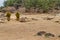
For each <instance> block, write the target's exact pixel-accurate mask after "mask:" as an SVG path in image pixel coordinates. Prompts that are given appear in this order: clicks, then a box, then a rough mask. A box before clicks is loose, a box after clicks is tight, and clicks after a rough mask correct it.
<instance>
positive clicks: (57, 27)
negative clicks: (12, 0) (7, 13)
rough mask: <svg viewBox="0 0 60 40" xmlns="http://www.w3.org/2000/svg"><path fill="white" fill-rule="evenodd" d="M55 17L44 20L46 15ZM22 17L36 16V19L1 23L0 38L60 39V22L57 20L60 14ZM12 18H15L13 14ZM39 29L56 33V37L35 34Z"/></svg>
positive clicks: (34, 16)
mask: <svg viewBox="0 0 60 40" xmlns="http://www.w3.org/2000/svg"><path fill="white" fill-rule="evenodd" d="M48 16H49V17H54V19H52V20H44V18H45V17H48ZM21 17H28V18H36V19H38V20H36V21H30V22H23V23H22V22H18V21H15V20H11V21H9V22H6V23H1V24H0V40H60V38H58V37H57V36H58V35H60V24H59V23H55V20H58V19H60V15H59V16H58V15H57V16H54V15H50V14H36V15H21ZM11 19H15V16H14V15H12V17H11ZM39 31H46V32H50V33H53V34H55V35H56V36H55V37H54V38H46V37H40V36H34V35H36V33H37V32H39Z"/></svg>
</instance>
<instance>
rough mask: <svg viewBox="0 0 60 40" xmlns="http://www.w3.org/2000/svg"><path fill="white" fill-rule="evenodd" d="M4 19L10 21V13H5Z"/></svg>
mask: <svg viewBox="0 0 60 40" xmlns="http://www.w3.org/2000/svg"><path fill="white" fill-rule="evenodd" d="M6 17H7V20H8V21H10V17H11V13H10V12H7V13H6Z"/></svg>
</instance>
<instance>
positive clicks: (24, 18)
mask: <svg viewBox="0 0 60 40" xmlns="http://www.w3.org/2000/svg"><path fill="white" fill-rule="evenodd" d="M28 21H30V20H29V19H28V18H27V17H21V18H20V22H28Z"/></svg>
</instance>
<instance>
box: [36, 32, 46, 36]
mask: <svg viewBox="0 0 60 40" xmlns="http://www.w3.org/2000/svg"><path fill="white" fill-rule="evenodd" d="M45 33H46V32H45V31H40V32H38V33H37V35H38V36H42V35H44V34H45Z"/></svg>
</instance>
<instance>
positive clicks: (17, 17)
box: [15, 12, 20, 21]
mask: <svg viewBox="0 0 60 40" xmlns="http://www.w3.org/2000/svg"><path fill="white" fill-rule="evenodd" d="M15 15H16V20H17V21H19V18H20V14H19V13H18V12H17V13H16V14H15Z"/></svg>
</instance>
